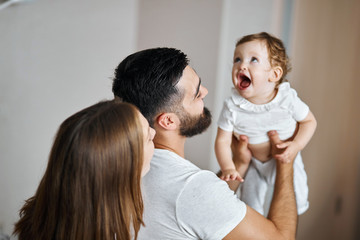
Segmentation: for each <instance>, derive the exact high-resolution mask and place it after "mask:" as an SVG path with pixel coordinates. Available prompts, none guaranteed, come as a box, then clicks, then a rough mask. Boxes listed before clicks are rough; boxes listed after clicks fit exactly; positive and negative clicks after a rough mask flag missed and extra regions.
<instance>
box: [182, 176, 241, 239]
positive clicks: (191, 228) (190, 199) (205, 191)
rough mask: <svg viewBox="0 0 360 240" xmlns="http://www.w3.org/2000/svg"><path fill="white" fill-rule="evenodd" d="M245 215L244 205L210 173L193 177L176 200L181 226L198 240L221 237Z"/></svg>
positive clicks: (224, 184)
mask: <svg viewBox="0 0 360 240" xmlns="http://www.w3.org/2000/svg"><path fill="white" fill-rule="evenodd" d="M245 214H246V205H245V203H244V202H242V201H240V200H239V199H238V198H237V197H236V195H235V194H234V192H233V191H231V190H230V188H229V187H228V185H227V183H226V182H225V181H222V180H220V179H219V178H218V177H217V176H216V175H215V174H214V173H213V172H210V171H200V172H199V173H197V174H195V175H193V177H192V178H191V179H189V182H188V183H187V184H186V187H185V188H184V190H183V192H182V193H181V195H180V196H179V198H178V200H177V209H176V216H177V220H178V222H179V224H180V227H181V228H182V229H183V230H184V231H186V232H187V233H189V234H190V235H193V236H194V237H196V238H198V239H214V240H215V239H222V238H224V237H225V236H226V235H227V234H228V233H230V232H231V231H232V230H233V229H234V228H235V227H236V226H237V225H238V224H239V223H240V222H241V221H242V219H243V218H244V217H245Z"/></svg>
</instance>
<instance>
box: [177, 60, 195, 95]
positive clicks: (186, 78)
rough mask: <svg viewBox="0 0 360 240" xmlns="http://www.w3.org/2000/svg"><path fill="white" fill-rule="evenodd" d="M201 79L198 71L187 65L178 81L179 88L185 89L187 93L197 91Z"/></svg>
mask: <svg viewBox="0 0 360 240" xmlns="http://www.w3.org/2000/svg"><path fill="white" fill-rule="evenodd" d="M199 82H200V79H199V76H198V75H197V73H196V71H195V70H194V69H193V68H192V67H190V66H189V65H188V66H186V67H185V69H184V71H183V74H182V76H181V78H180V80H179V82H178V84H177V85H178V87H179V89H185V90H186V92H187V94H188V93H190V94H191V92H195V91H196V89H197V88H198V85H199Z"/></svg>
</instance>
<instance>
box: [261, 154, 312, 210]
mask: <svg viewBox="0 0 360 240" xmlns="http://www.w3.org/2000/svg"><path fill="white" fill-rule="evenodd" d="M271 162H273V165H272V167H273V169H270V168H264V167H262V166H259V164H258V169H259V171H258V172H259V174H260V175H261V176H262V178H264V179H266V182H267V184H268V185H267V192H266V194H265V200H264V216H267V214H268V212H269V209H270V205H271V201H272V196H273V193H274V185H275V176H276V160H274V159H272V160H271ZM269 166H271V165H269ZM294 191H295V198H296V205H297V212H298V215H301V214H303V213H304V212H305V211H306V210H307V209H308V208H309V201H308V192H309V188H308V185H307V176H306V172H305V169H304V164H303V162H302V158H301V154H300V153H298V154H297V155H296V158H295V160H294Z"/></svg>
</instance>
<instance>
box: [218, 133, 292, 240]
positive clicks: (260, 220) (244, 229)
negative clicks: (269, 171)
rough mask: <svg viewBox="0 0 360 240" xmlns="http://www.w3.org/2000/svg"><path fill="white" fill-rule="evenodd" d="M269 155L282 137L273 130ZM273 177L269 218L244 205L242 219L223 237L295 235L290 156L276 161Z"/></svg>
mask: <svg viewBox="0 0 360 240" xmlns="http://www.w3.org/2000/svg"><path fill="white" fill-rule="evenodd" d="M269 138H270V141H271V145H272V148H273V149H272V155H273V156H275V155H277V154H279V152H280V151H281V149H278V148H277V147H276V144H280V143H281V141H280V139H279V136H278V135H277V133H276V132H275V131H271V132H270V133H269ZM276 171H277V172H276V180H275V190H274V195H273V200H272V203H271V206H270V210H269V215H268V219H266V218H265V217H263V216H262V215H260V214H259V213H257V212H256V211H255V210H253V209H252V208H251V207H249V206H247V212H246V215H245V217H244V219H243V220H242V221H241V222H240V223H239V224H238V225H237V226H236V227H235V228H234V229H233V230H232V231H231V232H230V233H229V234H228V235H227V236H226V237H225V238H224V239H225V240H227V239H232V240H234V239H276V240H281V239H295V234H296V226H297V210H296V201H295V192H294V185H293V175H294V169H293V160H292V161H291V162H290V163H281V162H279V161H277V164H276Z"/></svg>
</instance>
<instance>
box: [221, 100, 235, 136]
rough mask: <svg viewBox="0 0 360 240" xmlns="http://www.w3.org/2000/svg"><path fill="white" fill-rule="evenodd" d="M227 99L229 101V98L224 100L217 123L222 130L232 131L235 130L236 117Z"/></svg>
mask: <svg viewBox="0 0 360 240" xmlns="http://www.w3.org/2000/svg"><path fill="white" fill-rule="evenodd" d="M227 101H229V99H227V100H225V102H224V105H223V108H222V109H221V113H220V116H219V120H218V122H217V124H218V127H219V128H221V129H222V130H224V131H227V132H232V131H233V130H234V119H233V113H232V111H230V109H229V106H228V103H227Z"/></svg>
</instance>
